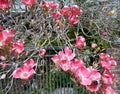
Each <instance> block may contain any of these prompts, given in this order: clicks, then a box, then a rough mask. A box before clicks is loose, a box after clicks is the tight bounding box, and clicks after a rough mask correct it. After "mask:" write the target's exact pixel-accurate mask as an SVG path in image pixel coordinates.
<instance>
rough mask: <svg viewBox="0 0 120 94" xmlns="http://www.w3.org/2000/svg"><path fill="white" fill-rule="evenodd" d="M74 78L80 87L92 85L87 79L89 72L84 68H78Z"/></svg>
mask: <svg viewBox="0 0 120 94" xmlns="http://www.w3.org/2000/svg"><path fill="white" fill-rule="evenodd" d="M74 76H75V77H76V78H77V80H78V81H79V82H80V84H82V85H85V86H86V85H90V84H91V83H92V80H91V79H89V76H90V71H89V70H88V69H87V68H86V67H79V68H78V69H77V70H76V72H75V74H74Z"/></svg>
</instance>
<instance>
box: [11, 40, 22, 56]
mask: <svg viewBox="0 0 120 94" xmlns="http://www.w3.org/2000/svg"><path fill="white" fill-rule="evenodd" d="M23 50H24V41H23V40H18V41H17V42H14V43H13V44H12V51H15V53H17V54H20V53H22V52H23Z"/></svg>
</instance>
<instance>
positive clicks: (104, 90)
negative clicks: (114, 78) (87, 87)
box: [101, 85, 116, 94]
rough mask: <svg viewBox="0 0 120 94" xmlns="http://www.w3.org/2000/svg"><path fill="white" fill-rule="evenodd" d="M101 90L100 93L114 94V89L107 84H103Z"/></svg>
mask: <svg viewBox="0 0 120 94" xmlns="http://www.w3.org/2000/svg"><path fill="white" fill-rule="evenodd" d="M101 91H102V94H116V93H115V91H114V89H113V88H112V87H111V86H109V85H103V86H102V88H101Z"/></svg>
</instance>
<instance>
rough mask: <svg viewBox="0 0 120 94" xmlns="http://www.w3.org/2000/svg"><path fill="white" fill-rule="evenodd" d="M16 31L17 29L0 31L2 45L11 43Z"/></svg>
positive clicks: (0, 45)
mask: <svg viewBox="0 0 120 94" xmlns="http://www.w3.org/2000/svg"><path fill="white" fill-rule="evenodd" d="M15 31H16V30H8V29H6V30H3V31H2V32H0V47H2V46H4V45H6V44H9V43H10V42H11V41H12V39H13V37H14V34H15Z"/></svg>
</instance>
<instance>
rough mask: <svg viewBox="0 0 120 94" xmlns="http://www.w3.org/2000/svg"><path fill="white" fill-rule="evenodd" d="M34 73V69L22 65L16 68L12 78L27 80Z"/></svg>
mask: <svg viewBox="0 0 120 94" xmlns="http://www.w3.org/2000/svg"><path fill="white" fill-rule="evenodd" d="M34 74H35V71H34V69H32V68H31V67H30V66H26V65H23V66H22V67H20V68H17V69H16V70H15V71H14V72H13V73H12V76H13V78H19V79H22V80H29V79H30V78H31V77H32V76H33V75H34Z"/></svg>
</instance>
